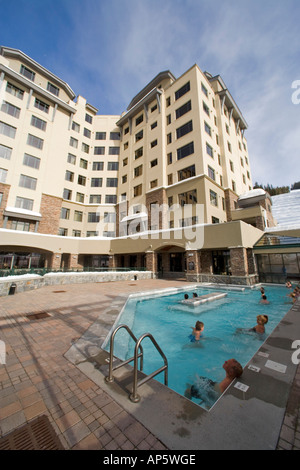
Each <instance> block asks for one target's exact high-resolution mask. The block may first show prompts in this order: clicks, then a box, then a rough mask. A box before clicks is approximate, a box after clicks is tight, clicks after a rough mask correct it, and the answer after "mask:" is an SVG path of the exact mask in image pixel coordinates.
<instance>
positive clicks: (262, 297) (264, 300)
mask: <svg viewBox="0 0 300 470" xmlns="http://www.w3.org/2000/svg"><path fill="white" fill-rule="evenodd" d="M259 303H260V304H266V305H267V304H269V303H270V302H269V301H268V299H267V296H266V295H262V296H261V300H260V301H259Z"/></svg>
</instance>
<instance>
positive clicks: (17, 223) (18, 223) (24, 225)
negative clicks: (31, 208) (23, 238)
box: [11, 220, 30, 232]
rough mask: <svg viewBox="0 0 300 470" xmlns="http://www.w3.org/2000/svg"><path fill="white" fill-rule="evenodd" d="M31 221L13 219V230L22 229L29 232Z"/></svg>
mask: <svg viewBox="0 0 300 470" xmlns="http://www.w3.org/2000/svg"><path fill="white" fill-rule="evenodd" d="M29 228H30V223H29V222H23V220H13V221H12V223H11V229H12V230H20V231H22V232H29Z"/></svg>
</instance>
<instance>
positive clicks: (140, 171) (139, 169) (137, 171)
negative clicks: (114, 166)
mask: <svg viewBox="0 0 300 470" xmlns="http://www.w3.org/2000/svg"><path fill="white" fill-rule="evenodd" d="M142 174H143V165H140V166H137V167H136V168H135V169H134V177H135V178H136V177H137V176H141V175H142Z"/></svg>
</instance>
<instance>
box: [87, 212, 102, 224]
mask: <svg viewBox="0 0 300 470" xmlns="http://www.w3.org/2000/svg"><path fill="white" fill-rule="evenodd" d="M99 220H100V215H99V214H98V213H97V212H89V213H88V222H92V223H98V222H99Z"/></svg>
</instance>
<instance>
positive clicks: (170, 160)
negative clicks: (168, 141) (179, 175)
mask: <svg viewBox="0 0 300 470" xmlns="http://www.w3.org/2000/svg"><path fill="white" fill-rule="evenodd" d="M167 161H168V165H171V163H172V161H173V157H172V152H170V153H168V154H167Z"/></svg>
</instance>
